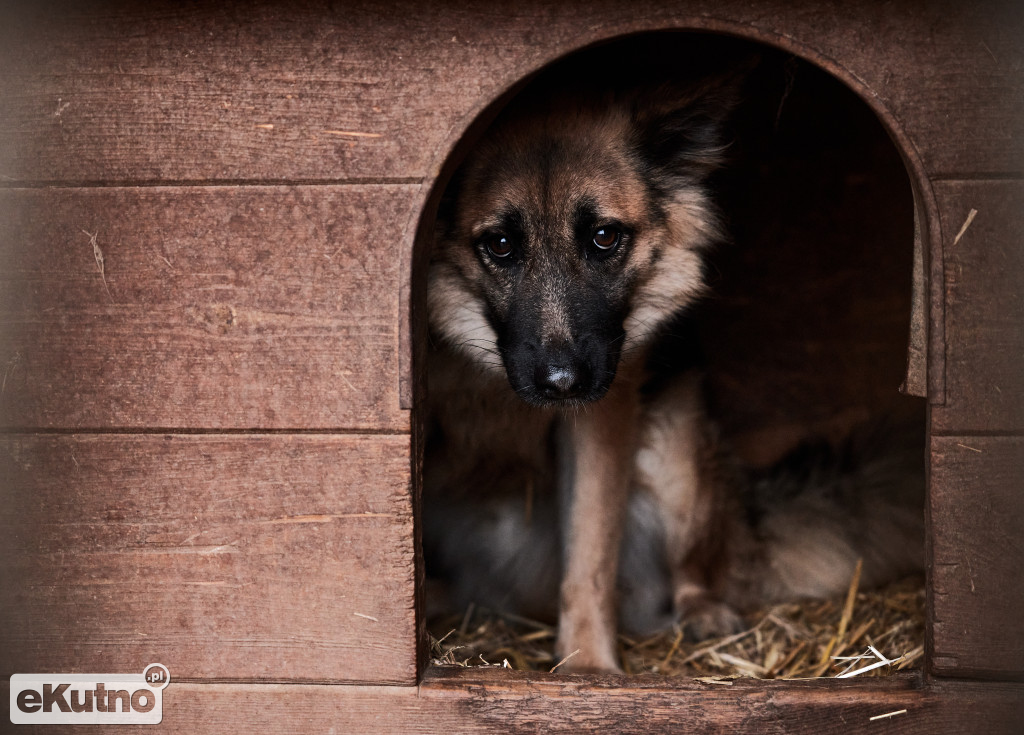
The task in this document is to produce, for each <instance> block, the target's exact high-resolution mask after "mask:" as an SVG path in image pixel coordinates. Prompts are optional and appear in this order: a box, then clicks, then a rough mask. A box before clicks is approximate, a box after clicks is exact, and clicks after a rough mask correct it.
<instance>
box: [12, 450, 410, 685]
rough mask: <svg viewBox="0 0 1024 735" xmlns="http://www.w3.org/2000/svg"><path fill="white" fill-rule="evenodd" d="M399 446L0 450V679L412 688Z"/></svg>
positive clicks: (404, 473)
mask: <svg viewBox="0 0 1024 735" xmlns="http://www.w3.org/2000/svg"><path fill="white" fill-rule="evenodd" d="M409 451H410V449H409V437H408V436H391V435H376V436H307V435H303V436H294V435H291V436H289V435H270V436H267V435H264V436H259V435H248V436H202V435H199V436H197V435H191V436H182V435H147V436H139V435H79V436H75V435H65V436H46V435H35V436H33V435H24V436H21V435H14V436H12V435H8V436H6V437H4V438H2V439H0V487H2V488H3V497H4V502H3V503H0V568H2V569H3V575H2V576H3V578H2V580H0V585H2V589H3V594H2V595H0V672H2V673H0V675H2V677H3V678H5V679H6V678H7V677H8V676H9V675H10V674H11V673H15V672H31V671H54V672H60V671H67V672H74V671H83V672H105V671H116V672H134V671H136V670H139V671H141V668H140V667H143V666H145V665H146V664H147V663H150V662H152V661H159V662H160V663H163V664H164V665H165V666H167V667H168V668H169V669H170V671H171V672H173V675H174V676H175V677H177V678H178V679H179V680H180V679H197V678H200V679H219V680H224V679H227V680H272V681H284V680H289V681H303V680H305V681H309V680H312V681H340V682H384V683H393V684H394V683H401V684H412V683H414V682H415V679H416V647H417V644H418V641H417V638H416V634H415V616H414V600H413V593H414V584H415V581H414V576H415V575H414V566H413V565H414V549H413V528H412V509H411V497H410V492H409V466H410V457H409Z"/></svg>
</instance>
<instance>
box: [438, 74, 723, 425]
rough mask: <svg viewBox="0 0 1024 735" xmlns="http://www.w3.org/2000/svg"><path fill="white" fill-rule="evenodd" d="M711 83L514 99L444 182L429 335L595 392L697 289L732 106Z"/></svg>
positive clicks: (528, 388) (558, 387) (555, 393)
mask: <svg viewBox="0 0 1024 735" xmlns="http://www.w3.org/2000/svg"><path fill="white" fill-rule="evenodd" d="M721 89H722V86H721V85H718V86H716V87H714V88H713V89H710V90H709V89H696V90H693V89H691V90H690V91H689V92H687V93H685V94H680V93H679V92H678V91H676V90H672V91H671V93H669V92H667V91H664V90H659V91H649V92H648V93H646V94H642V95H632V96H623V95H614V94H604V95H595V96H591V97H587V96H579V97H573V98H571V99H565V98H564V97H563V98H558V97H557V96H554V95H550V94H547V95H542V96H538V97H536V98H532V99H531V98H526V99H525V100H523V101H521V102H520V101H517V110H518V111H517V112H514V113H512V114H508V115H506V116H504V118H503V119H500V120H499V121H498V123H496V125H495V126H494V127H493V128H492V130H491V132H490V133H489V134H488V136H487V139H486V140H485V141H484V142H482V143H481V144H480V145H479V146H478V148H477V149H476V150H475V151H474V152H473V154H471V156H470V157H469V159H468V160H467V161H466V163H465V164H464V165H463V166H462V168H461V169H460V172H459V173H458V174H457V175H456V177H455V180H454V181H453V184H452V185H451V187H449V194H450V196H449V197H448V198H447V199H448V201H447V202H446V204H445V205H443V207H442V213H441V215H440V216H439V220H438V228H437V238H436V242H435V247H434V252H433V257H432V261H431V267H430V275H429V285H428V309H429V320H430V325H431V330H432V333H433V335H434V338H435V339H441V340H444V341H446V342H447V343H448V344H449V345H451V346H454V347H456V348H457V349H461V350H462V351H464V352H465V353H466V354H468V355H470V356H471V357H473V358H475V359H476V360H478V362H479V363H480V364H482V365H483V366H486V367H488V368H494V369H504V371H505V373H506V374H507V377H508V380H509V382H510V383H511V385H512V387H513V388H514V389H515V391H516V393H518V394H519V396H520V397H521V398H523V399H524V400H525V401H527V402H529V403H532V404H535V405H548V404H559V403H561V404H575V403H582V402H587V401H593V400H597V399H599V398H601V397H602V396H603V395H604V394H605V392H606V391H607V390H608V388H609V386H610V385H611V383H612V380H613V378H614V377H615V374H616V369H617V367H618V365H619V362H620V360H621V359H623V358H624V356H625V355H627V354H628V353H630V352H632V351H634V350H636V348H638V347H640V346H641V345H643V344H644V343H645V342H646V341H647V340H648V339H649V337H650V336H651V335H652V334H653V333H654V332H655V331H656V330H657V329H658V327H659V326H660V325H661V324H663V323H664V322H666V321H667V320H668V319H670V318H671V317H672V316H673V315H674V314H675V313H676V312H677V311H679V310H680V309H682V308H684V307H685V306H687V305H688V304H689V303H691V302H692V301H693V300H694V298H695V297H696V296H697V295H698V294H700V292H701V291H702V288H703V282H702V274H701V272H702V268H701V250H702V249H703V248H704V247H705V246H706V245H707V244H708V243H709V242H710V241H711V240H712V239H713V238H714V237H715V235H716V234H717V224H716V219H715V215H714V211H713V208H712V207H711V205H710V203H709V201H708V199H707V194H706V192H705V187H704V180H705V178H706V176H707V175H708V173H709V172H710V171H711V170H712V169H713V168H714V167H715V165H716V164H717V162H718V160H719V157H720V153H721V149H722V141H721V140H720V138H721V135H720V131H719V128H720V125H721V122H722V121H723V119H724V116H725V115H726V113H727V112H728V110H729V108H730V107H731V106H732V104H731V99H727V98H726V95H724V94H723V93H722V92H721Z"/></svg>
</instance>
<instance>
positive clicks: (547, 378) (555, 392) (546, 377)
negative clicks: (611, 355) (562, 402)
mask: <svg viewBox="0 0 1024 735" xmlns="http://www.w3.org/2000/svg"><path fill="white" fill-rule="evenodd" d="M583 372H584V371H583V370H581V369H580V367H578V366H575V365H573V364H572V363H570V362H569V361H567V360H559V361H555V362H550V363H547V364H543V363H542V364H540V365H537V367H536V369H535V371H534V385H536V386H537V390H538V391H540V393H541V394H542V395H543V396H544V397H545V398H549V399H552V400H559V399H565V398H576V397H577V396H579V395H580V394H581V393H582V392H583V389H584V382H585V381H584V377H583Z"/></svg>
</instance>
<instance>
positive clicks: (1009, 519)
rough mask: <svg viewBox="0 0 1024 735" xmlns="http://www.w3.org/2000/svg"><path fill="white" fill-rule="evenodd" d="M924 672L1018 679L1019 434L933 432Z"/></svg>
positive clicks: (1023, 508)
mask: <svg viewBox="0 0 1024 735" xmlns="http://www.w3.org/2000/svg"><path fill="white" fill-rule="evenodd" d="M930 515H931V525H932V573H931V596H932V610H933V622H932V626H931V637H932V644H931V650H932V656H931V662H932V671H933V672H934V673H936V674H940V675H943V676H971V677H987V678H995V679H1008V678H1021V677H1024V633H1022V631H1021V626H1020V615H1021V611H1022V610H1024V586H1022V585H1021V569H1024V538H1022V537H1021V529H1024V438H1021V437H982V436H968V437H933V438H932V474H931V498H930Z"/></svg>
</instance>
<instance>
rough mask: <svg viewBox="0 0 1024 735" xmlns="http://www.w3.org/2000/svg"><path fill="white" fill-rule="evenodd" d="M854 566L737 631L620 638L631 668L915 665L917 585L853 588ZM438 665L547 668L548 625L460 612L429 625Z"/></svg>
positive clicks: (852, 670) (800, 670)
mask: <svg viewBox="0 0 1024 735" xmlns="http://www.w3.org/2000/svg"><path fill="white" fill-rule="evenodd" d="M859 579H860V568H859V567H858V569H857V571H856V572H855V573H854V575H853V578H852V579H851V580H850V585H849V589H848V591H847V592H846V594H845V595H842V596H838V597H835V598H832V599H827V600H812V601H803V602H800V603H787V604H782V605H774V606H771V607H767V608H764V609H762V610H757V611H754V612H753V613H751V614H750V615H747V616H746V618H745V619H746V621H747V623H748V628H747V629H746V630H745V631H743V632H741V633H738V634H736V635H731V636H728V637H726V638H719V639H713V640H707V641H701V642H699V643H695V642H691V641H689V640H687V638H686V636H685V635H684V632H683V630H681V629H680V628H678V627H677V628H675V629H672V630H668V631H664V632H662V633H659V634H657V635H653V636H650V637H647V638H632V637H627V636H620V638H619V646H620V653H621V655H622V662H623V667H624V669H625V670H626V672H627V673H630V674H662V675H665V676H686V677H694V678H698V679H700V680H701V681H705V682H709V683H716V684H728V683H729V682H730V681H731V680H732V679H735V678H738V677H754V678H758V679H804V678H811V677H822V676H825V677H838V676H842V677H844V678H849V677H852V676H885V675H887V674H890V673H893V672H895V671H900V670H905V669H907V668H913V667H915V666H917V665H920V662H921V659H922V656H923V653H924V646H923V641H924V585H923V582H922V580H921V579H920V578H912V579H906V580H903V581H901V582H898V583H896V584H893V585H890V586H888V587H886V588H883V589H881V590H875V591H867V592H866V591H859V590H858V585H859ZM430 628H431V632H432V639H431V643H432V656H433V659H434V663H435V664H438V665H455V666H481V665H484V663H486V662H488V661H490V662H495V661H498V662H502V663H500V664H490V665H498V666H505V667H509V668H514V669H519V670H533V671H551V670H554V669H557V668H558V667H559V666H561V665H562V663H564V661H558V660H557V659H556V658H555V656H554V653H553V647H554V640H555V629H554V627H553V626H551V625H548V624H546V623H543V622H538V621H533V620H527V619H524V618H520V617H516V616H510V615H500V614H497V613H492V612H490V611H487V610H483V609H473V608H471V609H469V610H466V611H464V612H463V613H462V614H461V615H459V616H450V617H447V618H443V619H438V620H434V621H431V625H430Z"/></svg>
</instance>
